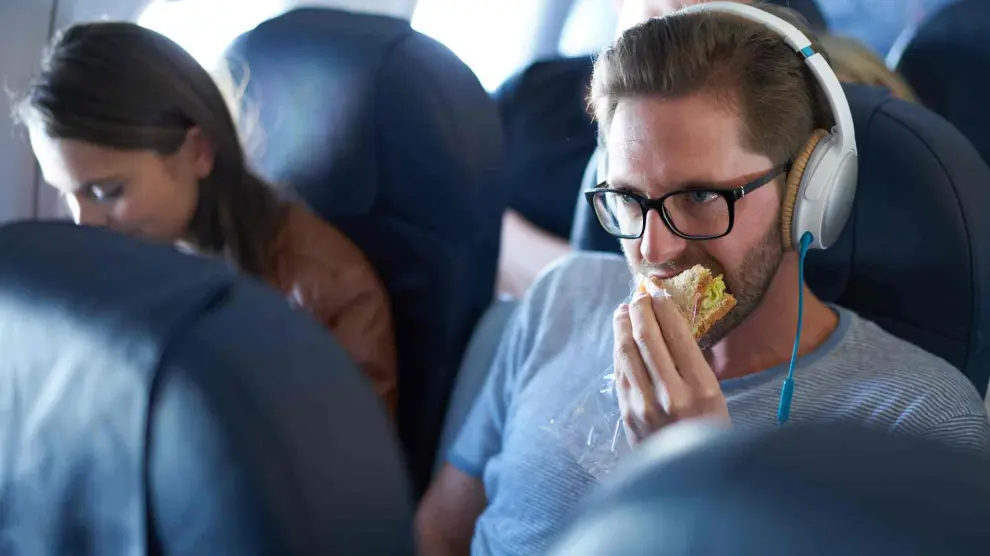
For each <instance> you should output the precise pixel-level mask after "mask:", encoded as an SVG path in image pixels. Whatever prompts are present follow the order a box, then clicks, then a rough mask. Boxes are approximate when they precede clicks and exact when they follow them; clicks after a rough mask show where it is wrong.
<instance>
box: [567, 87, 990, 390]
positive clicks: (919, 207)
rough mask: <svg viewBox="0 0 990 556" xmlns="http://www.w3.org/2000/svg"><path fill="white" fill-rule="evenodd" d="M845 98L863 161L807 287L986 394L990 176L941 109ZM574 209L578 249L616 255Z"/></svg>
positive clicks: (813, 259) (868, 91)
mask: <svg viewBox="0 0 990 556" xmlns="http://www.w3.org/2000/svg"><path fill="white" fill-rule="evenodd" d="M845 91H846V96H847V98H848V99H849V106H850V108H851V110H852V114H853V121H854V123H855V125H856V143H857V144H858V146H859V155H860V161H859V185H858V186H857V190H856V204H855V207H854V209H853V213H852V215H851V217H850V220H849V222H848V223H847V224H846V228H845V229H844V230H843V233H842V236H841V237H840V239H839V241H838V242H837V243H836V245H834V246H833V247H832V248H830V249H828V250H826V251H812V252H811V253H809V255H808V265H807V269H806V272H807V279H808V283H809V285H810V287H811V288H812V290H814V292H815V293H816V294H817V295H818V296H819V297H821V298H822V299H823V300H825V301H827V302H834V303H838V304H840V305H843V306H845V307H848V308H849V309H852V310H854V311H856V312H857V313H859V314H860V315H862V316H864V317H866V318H867V319H870V320H873V321H874V322H876V323H877V324H879V325H881V326H882V327H883V328H884V329H886V330H887V331H888V332H890V333H892V334H894V335H896V336H899V337H901V338H903V339H905V340H907V341H909V342H911V343H913V344H916V345H918V346H920V347H922V348H923V349H925V350H927V351H929V352H931V353H934V354H935V355H938V356H939V357H942V358H943V359H945V360H946V361H948V362H949V363H951V364H952V365H954V366H955V367H956V368H958V369H960V370H961V371H963V372H964V373H965V374H966V376H968V377H969V379H970V380H971V381H972V382H973V384H974V385H975V386H976V387H977V389H978V390H979V391H980V393H981V395H982V394H986V390H987V383H988V381H990V322H988V319H990V289H988V288H987V286H986V285H987V284H990V219H988V218H986V216H985V215H986V214H988V213H990V187H988V184H990V169H988V168H987V165H986V164H984V162H983V160H982V159H981V158H980V156H979V154H978V153H977V152H976V151H975V150H974V149H973V146H972V145H971V144H970V143H969V142H968V141H967V140H966V138H964V137H963V136H962V134H960V133H959V132H958V131H957V130H956V129H955V128H954V127H952V125H951V124H949V123H948V122H946V121H945V120H944V119H942V118H941V117H939V116H938V115H936V114H934V113H933V112H930V111H929V110H926V109H924V108H921V107H919V106H915V105H912V104H909V103H907V102H904V101H901V100H897V99H895V98H893V97H891V96H890V93H889V92H887V91H885V90H882V89H878V88H874V87H867V86H861V85H846V86H845ZM588 174H593V172H592V171H591V169H590V168H589V172H588ZM589 181H593V178H592V177H590V176H586V182H585V183H586V184H587V183H589ZM577 211H578V217H577V218H576V219H575V229H574V232H573V234H572V241H573V242H574V244H575V246H576V247H577V248H579V249H591V250H606V251H615V252H619V246H618V242H617V241H616V240H615V239H614V238H612V237H611V236H608V235H607V234H606V233H605V232H604V231H603V230H602V229H601V226H599V225H598V222H597V220H596V219H595V217H594V214H593V213H592V211H591V209H590V208H589V207H588V205H587V203H586V202H585V201H584V199H583V198H581V199H579V200H578V206H577Z"/></svg>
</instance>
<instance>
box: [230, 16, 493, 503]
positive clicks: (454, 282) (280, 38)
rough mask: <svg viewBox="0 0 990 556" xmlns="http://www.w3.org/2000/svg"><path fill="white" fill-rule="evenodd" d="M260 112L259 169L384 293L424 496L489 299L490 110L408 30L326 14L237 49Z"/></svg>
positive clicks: (452, 63) (467, 81)
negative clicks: (365, 264)
mask: <svg viewBox="0 0 990 556" xmlns="http://www.w3.org/2000/svg"><path fill="white" fill-rule="evenodd" d="M229 55H230V59H231V60H232V65H233V67H234V68H235V69H238V68H240V69H242V70H245V71H244V73H243V75H242V76H247V77H248V83H247V91H246V93H247V99H248V101H249V103H250V105H253V106H254V107H255V108H256V109H257V110H258V112H259V115H260V124H261V128H262V129H263V132H264V134H263V138H264V145H263V150H262V151H261V152H260V153H258V156H257V157H256V163H257V166H258V167H259V169H260V171H261V173H262V174H263V175H264V176H265V177H267V178H269V179H271V180H273V181H275V182H277V183H284V184H287V185H289V186H291V187H292V188H294V189H295V190H296V191H298V192H299V193H300V194H301V196H302V197H303V198H304V199H305V200H306V201H307V202H308V204H309V205H310V206H311V207H312V208H313V209H314V210H315V211H316V212H317V213H318V214H319V215H320V216H322V217H323V218H325V219H326V220H328V221H330V222H331V223H333V224H335V225H336V226H338V227H339V228H340V229H341V230H342V231H343V232H344V233H345V234H346V235H347V236H348V237H350V239H351V240H353V241H354V242H355V243H356V244H357V245H358V247H360V248H361V250H362V251H363V252H364V253H365V255H367V257H368V258H369V260H370V261H371V263H372V265H373V266H374V268H375V269H376V271H377V272H378V275H379V276H380V277H381V278H382V280H383V282H384V283H385V286H386V289H387V290H388V293H389V296H390V301H391V304H392V309H393V316H394V320H395V326H396V336H397V341H398V346H397V347H398V355H399V408H398V423H399V433H400V436H401V438H402V441H403V444H404V446H405V449H406V452H407V454H408V456H409V458H410V460H411V463H412V466H413V468H414V478H415V480H416V481H417V484H418V485H419V486H420V487H422V486H423V485H425V482H426V481H427V479H428V477H429V472H430V464H431V462H432V458H433V454H434V450H435V448H436V442H437V439H438V437H439V431H440V428H441V424H442V421H443V413H444V409H445V407H446V404H447V400H448V397H449V394H450V390H451V388H452V385H453V381H454V379H455V375H456V371H457V368H458V364H459V362H460V358H461V356H462V354H463V351H464V349H465V347H466V345H467V342H468V339H469V337H470V333H471V330H472V328H473V326H474V324H475V322H476V321H477V320H478V319H479V318H480V316H481V315H482V314H483V313H484V310H485V308H486V307H487V306H488V304H489V303H490V302H491V300H492V298H493V295H494V293H493V292H494V289H495V285H494V281H495V274H496V266H497V260H498V248H499V241H500V233H501V217H502V212H503V210H504V207H505V200H504V198H503V197H504V195H503V194H502V193H500V192H499V191H498V189H497V188H495V187H493V185H494V179H495V176H496V173H497V171H498V169H499V163H500V156H501V152H500V150H501V130H500V124H499V120H498V116H497V112H496V109H495V105H494V103H493V101H492V100H491V99H490V98H489V96H488V94H487V93H486V92H485V90H484V89H483V88H482V86H481V84H480V83H479V81H478V79H477V78H476V77H475V76H474V74H473V73H471V71H470V69H468V67H467V66H465V65H464V64H463V63H462V62H461V61H460V60H459V59H457V57H456V56H454V54H453V53H451V52H450V51H449V50H448V49H447V48H445V47H444V46H442V45H441V44H439V43H438V42H436V41H434V40H432V39H430V38H428V37H426V36H424V35H422V34H420V33H417V32H416V31H414V30H413V29H412V28H411V27H410V25H409V23H408V22H407V21H404V20H401V19H394V18H390V17H384V16H376V15H368V14H357V13H348V12H343V11H336V10H330V9H298V10H294V11H290V12H288V13H287V14H284V15H282V16H280V17H276V18H274V19H272V20H269V21H267V22H265V23H263V24H261V25H260V26H258V27H257V28H256V29H254V30H252V31H250V32H248V33H247V34H245V35H243V36H242V37H240V38H239V39H238V40H237V41H236V42H235V44H234V46H233V47H232V48H231V50H230V52H229Z"/></svg>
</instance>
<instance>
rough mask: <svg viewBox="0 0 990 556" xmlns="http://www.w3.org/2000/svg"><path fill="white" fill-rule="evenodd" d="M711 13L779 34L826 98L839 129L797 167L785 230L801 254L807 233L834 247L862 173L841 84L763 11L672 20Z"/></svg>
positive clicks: (817, 136)
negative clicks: (810, 74)
mask: <svg viewBox="0 0 990 556" xmlns="http://www.w3.org/2000/svg"><path fill="white" fill-rule="evenodd" d="M709 12H714V13H725V14H731V15H735V16H738V17H741V18H743V19H746V20H748V21H752V22H754V23H759V24H761V25H763V26H764V27H767V28H769V29H771V30H773V31H775V32H776V33H777V34H779V35H780V36H781V38H783V39H784V42H786V43H787V44H788V46H790V47H791V48H792V49H794V51H795V52H796V53H797V54H798V55H799V56H801V57H802V58H803V59H804V62H805V64H807V66H808V69H810V70H811V73H812V75H814V76H815V79H816V80H817V81H818V84H819V85H820V86H821V88H822V91H823V92H824V93H825V97H826V98H827V99H828V104H829V107H830V108H831V110H832V114H833V117H834V118H835V127H834V128H832V130H831V132H826V131H824V130H818V131H816V132H815V133H814V134H813V135H812V137H811V138H810V140H809V142H808V144H807V145H806V146H805V148H804V149H802V150H801V151H800V153H799V154H798V155H797V156H796V157H795V160H793V161H792V166H791V171H790V173H789V174H788V176H787V190H786V192H785V196H784V203H783V205H782V208H781V226H782V233H783V234H784V235H783V237H784V242H785V243H787V244H789V246H790V247H791V248H793V249H795V250H796V249H799V247H800V244H801V237H802V236H803V235H804V234H805V232H810V233H811V236H812V242H811V244H810V246H809V247H810V248H812V249H827V248H828V247H831V246H832V245H833V244H834V243H835V242H836V241H837V240H838V238H839V234H841V233H842V228H843V227H844V226H845V224H846V220H847V219H848V217H849V213H850V212H851V211H852V205H853V198H854V196H855V194H856V178H857V174H858V172H859V162H858V159H859V157H858V154H857V151H856V136H855V130H854V128H853V120H852V113H851V112H850V111H849V102H848V101H847V100H846V95H845V93H844V92H843V90H842V86H841V85H840V84H839V79H838V78H837V77H836V76H835V73H834V72H833V71H832V68H830V67H829V65H828V63H827V62H826V61H825V58H824V57H822V55H821V54H820V53H818V52H815V51H814V49H813V47H812V46H811V41H810V40H808V37H806V36H805V35H804V33H802V32H801V31H799V30H798V29H797V27H795V26H793V25H791V24H790V23H788V22H786V21H784V20H783V19H781V18H779V17H777V16H775V15H772V14H770V13H768V12H765V11H763V10H761V9H759V8H756V7H753V6H749V5H746V4H740V3H737V2H705V3H701V4H695V5H694V6H690V7H687V8H684V9H681V10H678V11H677V12H675V13H673V14H671V15H669V16H667V17H680V16H683V15H688V14H696V13H709ZM605 158H607V157H605V156H601V157H599V173H600V174H602V173H604V171H605V170H606V168H605V164H606V162H605V160H602V159H605ZM602 177H604V176H602ZM788 239H789V240H790V241H788Z"/></svg>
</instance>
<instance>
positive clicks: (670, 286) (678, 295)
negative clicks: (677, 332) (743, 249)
mask: <svg viewBox="0 0 990 556" xmlns="http://www.w3.org/2000/svg"><path fill="white" fill-rule="evenodd" d="M637 290H639V291H640V292H642V293H653V292H655V291H657V290H663V291H666V292H667V295H668V296H670V298H671V300H673V302H674V304H675V305H676V306H677V309H678V311H680V313H681V314H682V315H684V318H685V319H687V321H688V324H690V325H691V332H692V333H693V334H694V338H695V339H696V340H699V339H701V338H702V337H703V336H704V335H705V334H706V333H708V331H709V330H711V328H712V326H714V325H715V323H716V322H718V321H719V320H721V319H722V318H723V317H724V316H725V315H727V314H728V313H729V311H731V310H732V308H733V307H735V306H736V298H735V297H733V296H732V294H731V293H729V292H727V291H725V281H724V280H723V279H722V275H721V274H719V275H718V276H715V277H713V276H712V273H711V271H710V270H708V269H707V268H705V267H703V266H701V265H695V266H693V267H691V268H689V269H687V270H685V271H684V272H682V273H680V274H678V275H677V276H674V277H672V278H668V279H667V280H660V279H658V278H648V277H643V278H641V279H640V282H639V285H638V286H637Z"/></svg>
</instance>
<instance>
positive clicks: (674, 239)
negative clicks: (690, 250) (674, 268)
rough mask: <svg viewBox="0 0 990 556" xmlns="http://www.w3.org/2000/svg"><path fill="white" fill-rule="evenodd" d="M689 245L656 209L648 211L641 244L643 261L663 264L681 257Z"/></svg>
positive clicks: (640, 250)
mask: <svg viewBox="0 0 990 556" xmlns="http://www.w3.org/2000/svg"><path fill="white" fill-rule="evenodd" d="M686 247H687V240H686V239H684V238H682V237H680V236H678V235H676V234H674V232H672V231H670V228H668V227H667V224H666V223H665V222H664V221H663V217H662V216H660V213H658V212H657V211H655V210H651V211H649V212H648V213H646V228H645V229H644V230H643V239H642V241H641V242H640V244H639V252H640V255H642V257H643V262H645V263H648V264H663V263H665V262H667V261H673V260H675V259H677V258H678V257H680V255H681V254H682V253H683V252H684V249H685V248H686Z"/></svg>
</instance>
